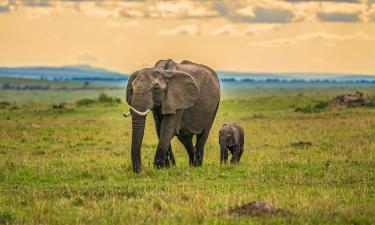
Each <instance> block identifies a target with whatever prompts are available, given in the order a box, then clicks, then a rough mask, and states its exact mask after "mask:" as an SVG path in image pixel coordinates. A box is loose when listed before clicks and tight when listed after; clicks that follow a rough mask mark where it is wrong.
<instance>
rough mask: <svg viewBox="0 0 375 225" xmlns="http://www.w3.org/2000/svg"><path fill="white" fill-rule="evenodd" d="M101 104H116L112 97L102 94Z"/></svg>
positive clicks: (99, 99) (100, 96)
mask: <svg viewBox="0 0 375 225" xmlns="http://www.w3.org/2000/svg"><path fill="white" fill-rule="evenodd" d="M98 101H99V102H114V99H113V98H112V97H111V96H108V95H107V94H106V93H101V94H100V95H99V98H98Z"/></svg>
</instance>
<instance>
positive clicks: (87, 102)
mask: <svg viewBox="0 0 375 225" xmlns="http://www.w3.org/2000/svg"><path fill="white" fill-rule="evenodd" d="M95 102H96V101H95V100H94V99H88V98H84V99H81V100H79V101H77V102H76V104H77V105H92V104H94V103H95Z"/></svg>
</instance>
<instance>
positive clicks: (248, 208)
mask: <svg viewBox="0 0 375 225" xmlns="http://www.w3.org/2000/svg"><path fill="white" fill-rule="evenodd" d="M228 213H229V214H234V215H238V216H265V217H270V216H287V215H291V212H290V211H288V210H284V209H277V208H273V207H272V206H271V205H270V204H268V203H265V202H261V201H253V202H250V203H247V204H244V205H240V206H236V207H232V208H230V209H229V210H228Z"/></svg>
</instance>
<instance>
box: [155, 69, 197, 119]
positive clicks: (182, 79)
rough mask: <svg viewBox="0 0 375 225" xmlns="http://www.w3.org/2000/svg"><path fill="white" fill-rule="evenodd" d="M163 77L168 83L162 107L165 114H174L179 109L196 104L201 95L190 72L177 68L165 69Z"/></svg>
mask: <svg viewBox="0 0 375 225" xmlns="http://www.w3.org/2000/svg"><path fill="white" fill-rule="evenodd" d="M163 77H164V78H165V79H166V81H167V84H168V88H167V91H166V96H165V99H164V101H163V103H162V108H161V109H162V113H163V114H174V113H176V110H177V109H186V108H189V107H192V106H194V103H195V101H196V100H197V99H198V97H199V88H198V84H197V82H196V81H195V79H194V78H193V77H192V76H191V75H190V74H188V73H185V72H182V71H177V70H164V71H163Z"/></svg>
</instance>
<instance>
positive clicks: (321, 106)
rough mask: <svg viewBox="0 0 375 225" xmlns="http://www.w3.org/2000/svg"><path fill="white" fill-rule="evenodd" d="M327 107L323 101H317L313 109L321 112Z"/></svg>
mask: <svg viewBox="0 0 375 225" xmlns="http://www.w3.org/2000/svg"><path fill="white" fill-rule="evenodd" d="M327 106H328V102H325V101H319V102H318V103H316V104H315V105H314V109H315V110H322V109H325V108H327Z"/></svg>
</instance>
